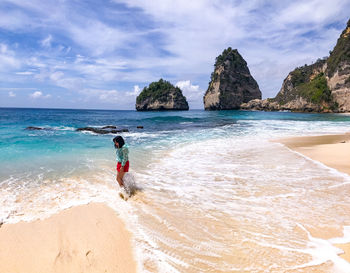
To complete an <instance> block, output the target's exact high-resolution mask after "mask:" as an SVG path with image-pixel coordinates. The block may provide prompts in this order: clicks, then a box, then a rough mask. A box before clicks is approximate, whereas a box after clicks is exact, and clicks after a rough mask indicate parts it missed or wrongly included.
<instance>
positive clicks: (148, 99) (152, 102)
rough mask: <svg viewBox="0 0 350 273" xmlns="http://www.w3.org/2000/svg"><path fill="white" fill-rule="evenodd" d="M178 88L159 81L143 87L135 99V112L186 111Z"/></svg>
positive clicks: (185, 103) (185, 105)
mask: <svg viewBox="0 0 350 273" xmlns="http://www.w3.org/2000/svg"><path fill="white" fill-rule="evenodd" d="M188 109H189V107H188V103H187V101H186V98H185V96H184V95H183V94H182V91H181V89H180V88H178V87H175V86H174V85H172V84H171V83H170V82H168V81H165V80H163V79H160V80H159V81H158V82H152V83H151V84H150V85H149V86H148V87H145V88H144V89H143V90H142V92H141V93H140V95H138V97H137V98H136V110H137V111H163V110H188Z"/></svg>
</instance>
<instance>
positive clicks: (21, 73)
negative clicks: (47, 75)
mask: <svg viewBox="0 0 350 273" xmlns="http://www.w3.org/2000/svg"><path fill="white" fill-rule="evenodd" d="M16 75H33V72H32V71H21V72H16Z"/></svg>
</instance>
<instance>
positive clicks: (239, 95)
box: [203, 47, 261, 110]
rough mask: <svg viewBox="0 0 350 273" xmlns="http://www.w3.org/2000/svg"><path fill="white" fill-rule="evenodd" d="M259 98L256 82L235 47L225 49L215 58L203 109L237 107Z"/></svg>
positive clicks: (259, 92) (259, 93)
mask: <svg viewBox="0 0 350 273" xmlns="http://www.w3.org/2000/svg"><path fill="white" fill-rule="evenodd" d="M252 99H261V91H260V89H259V86H258V84H257V82H256V81H255V80H254V78H253V77H252V76H251V75H250V72H249V68H248V66H247V62H246V61H245V60H244V59H243V58H242V56H241V55H240V54H239V53H238V51H237V49H234V50H232V49H231V48H230V47H229V48H228V49H225V50H224V51H223V52H222V54H221V55H219V56H218V57H217V58H216V62H215V68H214V72H213V73H212V74H211V79H210V82H209V87H208V90H207V91H206V93H205V95H204V98H203V102H204V109H205V110H227V109H238V108H239V107H240V105H241V104H242V103H244V102H248V101H250V100H252Z"/></svg>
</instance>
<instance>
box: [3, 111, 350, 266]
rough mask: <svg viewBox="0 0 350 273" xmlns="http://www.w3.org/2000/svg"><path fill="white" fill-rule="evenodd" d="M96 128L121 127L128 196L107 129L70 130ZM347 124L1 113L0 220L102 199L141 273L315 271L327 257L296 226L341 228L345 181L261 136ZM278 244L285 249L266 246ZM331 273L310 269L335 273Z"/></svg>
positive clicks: (349, 124)
mask: <svg viewBox="0 0 350 273" xmlns="http://www.w3.org/2000/svg"><path fill="white" fill-rule="evenodd" d="M106 125H115V126H117V127H118V128H120V129H122V128H127V129H129V132H128V133H121V135H122V136H123V137H124V138H125V140H126V142H127V143H128V144H129V146H130V162H131V169H130V172H131V173H132V175H133V176H134V177H135V179H136V183H137V185H138V186H139V187H140V188H141V190H140V192H139V193H138V194H137V195H136V196H135V197H133V198H131V199H130V200H129V201H128V202H124V201H122V200H120V198H118V194H117V192H118V186H117V184H116V182H115V151H114V148H113V143H112V139H113V137H114V136H115V135H113V134H108V135H97V134H94V133H83V132H77V131H76V129H77V128H79V127H86V126H96V127H102V126H106ZM140 125H141V126H143V127H144V128H143V129H137V128H136V127H137V126H140ZM28 126H37V127H43V128H45V130H40V131H28V130H25V128H26V127H28ZM349 131H350V116H347V115H340V114H302V113H289V112H248V111H214V112H208V111H202V110H192V111H184V112H136V111H107V110H60V109H14V108H11V109H9V108H0V166H1V168H0V221H2V222H8V223H13V222H17V221H20V220H32V219H36V218H43V217H47V216H49V215H51V214H52V213H55V212H57V211H60V210H62V209H64V208H67V207H70V206H74V205H79V204H85V203H88V202H105V203H107V204H108V205H109V206H110V207H112V208H113V209H114V210H115V211H116V212H117V213H118V214H119V215H121V217H123V218H124V219H125V221H126V222H127V225H128V227H129V228H130V230H132V232H133V233H134V236H135V245H137V246H138V247H137V248H138V251H137V256H138V260H139V263H140V268H141V269H142V270H141V271H143V272H205V271H212V272H233V271H237V272H243V271H245V272H252V271H253V272H266V270H268V269H267V268H275V269H276V270H275V272H285V271H286V270H292V271H293V270H295V268H299V267H301V268H303V266H306V265H307V264H308V262H310V261H312V262H313V263H314V264H315V265H316V266H318V265H320V264H321V263H322V262H324V261H327V259H325V258H320V257H324V256H322V255H321V254H320V253H322V251H321V250H320V249H321V248H318V247H315V248H312V247H311V248H310V247H309V244H310V242H311V241H312V240H311V239H312V238H311V239H310V238H309V239H307V237H305V234H304V235H300V237H298V236H296V235H295V229H298V228H296V227H298V226H299V225H300V226H302V227H303V228H305V227H306V228H307V227H312V228H317V225H318V224H317V223H321V226H322V227H325V226H327V225H328V224H327V223H331V226H332V227H336V228H337V229H339V230H342V229H343V228H346V227H347V226H350V217H349V216H347V214H344V212H343V211H344V208H349V209H350V202H348V201H347V198H348V197H347V196H348V195H349V194H350V192H349V189H348V188H343V187H346V185H347V184H348V183H350V178H349V177H348V176H347V175H344V174H341V173H339V172H336V171H334V170H331V169H329V168H327V167H325V166H322V165H320V164H317V163H315V162H313V161H312V160H308V159H305V158H304V157H302V156H300V155H298V154H295V153H293V152H292V151H290V150H288V149H286V148H285V147H283V146H282V145H279V144H277V143H271V142H270V141H269V140H270V139H276V138H279V137H286V136H298V135H320V134H336V133H345V132H349ZM335 188H337V189H339V190H340V189H341V191H340V192H338V191H334V189H335ZM325 198H326V199H327V202H324V200H325ZM338 204H341V206H338ZM315 206H316V208H315ZM270 209H272V210H273V211H272V212H271V211H269V210H270ZM309 211H312V214H311V215H310V214H309V213H308V212H309ZM339 215H341V217H339ZM193 217H195V220H194V221H193V219H192V218H193ZM323 218H324V220H322V219H323ZM305 219H306V220H305ZM223 222H225V223H226V224H225V225H222V223H223ZM267 222H268V223H269V224H268V226H266V223H267ZM212 227H215V229H214V230H212V229H211V228H212ZM261 227H264V230H261ZM175 231H176V232H175ZM233 231H234V232H233ZM248 231H249V232H248ZM281 231H283V232H281ZM232 232H233V233H234V234H235V236H233V235H232V234H233V233H232ZM173 233H174V234H173ZM265 233H267V234H265ZM178 234H182V235H181V236H180V237H181V238H182V239H181V238H180V239H179V238H178V237H179V235H178ZM230 234H231V235H232V236H230ZM253 234H255V235H253ZM256 234H259V236H258V235H256ZM286 234H288V236H289V237H288V238H289V239H288V240H286V238H285V236H286ZM227 236H229V237H227ZM266 238H270V239H268V242H267V241H266V240H267V239H266ZM305 238H306V239H305ZM242 241H245V242H248V241H250V242H254V244H256V245H254V249H256V251H257V253H255V255H256V256H255V257H256V258H254V259H252V261H248V260H245V259H243V258H242V259H243V260H244V261H243V260H240V261H236V260H235V258H234V257H239V255H240V254H238V253H245V251H247V249H248V250H249V248H247V249H244V248H242V243H241V242H242ZM296 242H297V243H296ZM280 244H282V245H283V247H285V248H286V250H284V251H285V253H284V252H283V253H284V254H279V256H273V255H274V252H271V253H270V252H269V250H267V249H270V248H271V246H273V248H274V249H281V248H282V246H281V245H280ZM193 245H195V246H196V247H195V248H193ZM266 245H269V247H266ZM261 246H264V248H262V249H261V262H259V257H260V256H259V255H260V254H259V253H258V252H259V247H261ZM288 249H289V250H288ZM290 249H293V251H292V250H290ZM176 251H177V252H176ZM230 251H231V252H230ZM203 253H206V254H205V255H204V256H201V255H202V254H203ZM295 253H298V254H295ZM300 253H301V254H300ZM267 254H268V255H270V256H269V257H272V258H271V259H270V258H268V257H267V256H266V255H267ZM271 255H272V256H271ZM198 257H200V258H198ZM308 257H309V258H308ZM194 258H196V259H198V261H197V260H196V259H194ZM225 259H226V260H225ZM290 259H292V260H293V259H294V260H293V261H299V262H295V263H294V264H290V263H289V260H290ZM308 259H309V260H308ZM199 260H200V261H199ZM320 261H321V262H320ZM332 261H333V260H332ZM333 262H334V264H337V262H336V261H333ZM298 263H299V264H298ZM249 268H250V269H254V270H249ZM209 269H210V270H209ZM233 269H235V270H233ZM333 269H334V268H332V269H330V271H327V270H325V271H322V270H321V272H342V271H341V270H340V271H339V270H335V271H333ZM299 271H300V270H299ZM300 272H304V271H303V270H301V271H300ZM305 272H307V270H306V271H305Z"/></svg>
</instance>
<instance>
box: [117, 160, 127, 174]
mask: <svg viewBox="0 0 350 273" xmlns="http://www.w3.org/2000/svg"><path fill="white" fill-rule="evenodd" d="M121 167H122V163H121V162H118V164H117V171H118V173H119V172H120V168H121ZM128 171H129V160H128V161H126V163H125V166H124V172H128Z"/></svg>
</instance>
